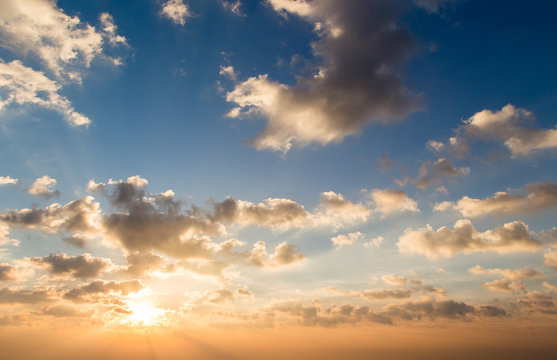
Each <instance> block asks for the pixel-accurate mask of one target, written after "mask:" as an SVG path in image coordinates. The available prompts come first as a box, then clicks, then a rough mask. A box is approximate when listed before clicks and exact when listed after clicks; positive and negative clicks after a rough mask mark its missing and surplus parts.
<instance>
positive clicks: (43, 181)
mask: <svg viewBox="0 0 557 360" xmlns="http://www.w3.org/2000/svg"><path fill="white" fill-rule="evenodd" d="M57 183H58V181H56V179H53V178H51V177H50V176H48V175H45V176H43V177H40V178H37V179H36V180H35V182H33V185H31V188H30V189H29V191H28V192H29V194H31V195H35V196H40V197H43V198H45V199H50V198H52V197H58V196H60V191H58V190H56V189H54V187H55V186H56V184H57Z"/></svg>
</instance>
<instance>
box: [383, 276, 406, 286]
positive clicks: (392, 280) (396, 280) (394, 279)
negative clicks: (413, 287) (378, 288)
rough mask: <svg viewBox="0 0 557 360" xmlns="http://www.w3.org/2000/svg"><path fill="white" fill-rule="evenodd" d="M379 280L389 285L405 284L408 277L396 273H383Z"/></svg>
mask: <svg viewBox="0 0 557 360" xmlns="http://www.w3.org/2000/svg"><path fill="white" fill-rule="evenodd" d="M381 280H383V282H385V283H386V284H388V285H391V286H406V283H407V282H408V279H406V278H405V277H404V276H400V275H397V274H389V275H383V276H382V277H381Z"/></svg>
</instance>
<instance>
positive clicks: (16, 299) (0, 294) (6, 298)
mask: <svg viewBox="0 0 557 360" xmlns="http://www.w3.org/2000/svg"><path fill="white" fill-rule="evenodd" d="M55 295H56V293H55V292H54V290H52V289H46V290H44V289H37V290H14V289H11V288H3V289H0V304H38V303H43V302H49V301H54V300H55Z"/></svg>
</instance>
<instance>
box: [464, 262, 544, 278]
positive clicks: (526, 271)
mask: <svg viewBox="0 0 557 360" xmlns="http://www.w3.org/2000/svg"><path fill="white" fill-rule="evenodd" d="M468 271H469V272H470V273H472V274H474V275H484V274H495V275H501V276H503V277H504V278H505V279H508V280H519V279H538V278H542V277H544V276H545V275H544V274H543V273H542V272H541V271H538V270H535V269H532V268H523V269H517V270H515V269H499V268H495V269H485V268H483V267H481V266H479V265H477V266H474V267H472V268H470V269H468Z"/></svg>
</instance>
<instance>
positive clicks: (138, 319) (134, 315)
mask: <svg viewBox="0 0 557 360" xmlns="http://www.w3.org/2000/svg"><path fill="white" fill-rule="evenodd" d="M128 305H129V308H130V310H131V314H130V315H128V316H127V318H126V319H124V320H123V323H124V324H126V325H130V326H134V327H136V326H139V327H142V326H160V325H165V324H166V322H167V319H166V317H165V313H166V311H165V310H164V309H160V308H157V307H155V306H153V305H152V304H151V302H150V301H149V300H143V299H141V300H130V301H129V304H128Z"/></svg>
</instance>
